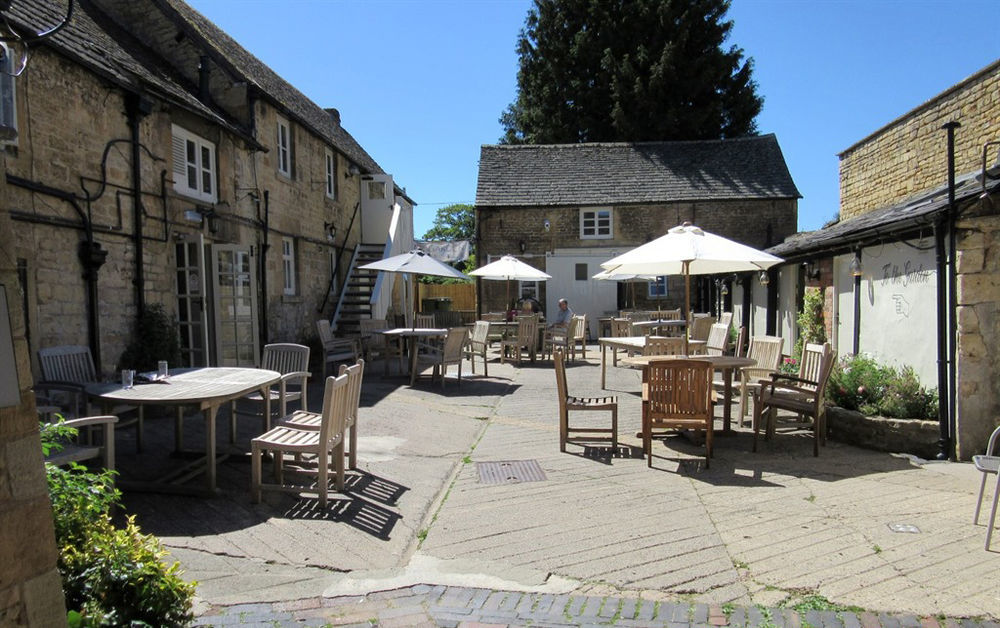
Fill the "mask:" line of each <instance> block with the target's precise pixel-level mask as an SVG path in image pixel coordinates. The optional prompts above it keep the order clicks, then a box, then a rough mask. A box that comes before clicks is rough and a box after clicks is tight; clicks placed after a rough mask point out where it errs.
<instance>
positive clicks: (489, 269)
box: [469, 255, 552, 281]
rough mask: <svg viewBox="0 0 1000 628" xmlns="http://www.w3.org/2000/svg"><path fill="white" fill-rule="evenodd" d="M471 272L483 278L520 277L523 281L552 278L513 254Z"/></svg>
mask: <svg viewBox="0 0 1000 628" xmlns="http://www.w3.org/2000/svg"><path fill="white" fill-rule="evenodd" d="M469 274H470V275H473V276H475V277H482V278H483V279H519V280H521V281H545V280H546V279H552V275H549V274H548V273H545V272H542V271H540V270H538V269H537V268H535V267H534V266H530V265H528V264H525V263H524V262H522V261H521V260H519V259H517V258H516V257H514V256H513V255H504V256H503V257H501V258H500V259H498V260H497V261H495V262H491V263H489V264H487V265H486V266H480V267H479V268H477V269H476V270H474V271H472V272H470V273H469Z"/></svg>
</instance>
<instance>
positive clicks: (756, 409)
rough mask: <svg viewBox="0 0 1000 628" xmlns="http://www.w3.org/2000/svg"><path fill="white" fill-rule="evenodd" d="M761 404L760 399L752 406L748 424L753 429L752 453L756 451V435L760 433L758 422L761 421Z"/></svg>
mask: <svg viewBox="0 0 1000 628" xmlns="http://www.w3.org/2000/svg"><path fill="white" fill-rule="evenodd" d="M761 418H762V417H761V404H760V399H758V400H757V401H756V402H755V403H754V404H753V417H752V418H751V419H750V424H751V426H752V427H753V451H754V452H756V451H757V434H758V433H759V432H760V420H761Z"/></svg>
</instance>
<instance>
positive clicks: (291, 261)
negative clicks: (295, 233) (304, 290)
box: [281, 238, 295, 295]
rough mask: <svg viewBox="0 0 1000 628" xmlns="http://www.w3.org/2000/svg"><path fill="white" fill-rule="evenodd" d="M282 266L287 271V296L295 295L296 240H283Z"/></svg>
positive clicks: (285, 291)
mask: <svg viewBox="0 0 1000 628" xmlns="http://www.w3.org/2000/svg"><path fill="white" fill-rule="evenodd" d="M281 266H282V268H283V269H284V271H285V290H284V293H285V294H289V295H292V294H295V240H294V239H292V238H282V239H281Z"/></svg>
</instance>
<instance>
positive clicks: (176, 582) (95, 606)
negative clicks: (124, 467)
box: [42, 423, 195, 627]
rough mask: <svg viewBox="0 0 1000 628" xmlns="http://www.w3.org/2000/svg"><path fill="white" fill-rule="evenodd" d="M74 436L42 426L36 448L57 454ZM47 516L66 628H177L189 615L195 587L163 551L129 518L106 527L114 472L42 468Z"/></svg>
mask: <svg viewBox="0 0 1000 628" xmlns="http://www.w3.org/2000/svg"><path fill="white" fill-rule="evenodd" d="M73 432H75V430H73V429H72V428H67V427H65V426H64V425H60V424H58V423H57V424H54V425H45V424H43V425H42V449H43V451H45V452H49V451H52V450H53V449H56V450H57V449H58V448H59V447H60V442H62V441H63V440H64V439H65V438H66V437H67V436H71V435H73V434H72V433H73ZM45 467H46V475H47V477H48V485H49V496H50V499H51V501H52V511H53V515H54V523H55V532H56V547H57V548H58V550H59V561H58V568H59V573H60V575H61V576H62V581H63V593H64V594H65V596H66V608H67V609H68V614H67V624H68V625H69V626H74V627H76V626H81V627H84V626H85V627H96V626H183V625H186V624H187V623H188V622H190V620H191V618H192V613H191V601H192V597H193V596H194V589H195V585H194V584H193V583H187V582H184V580H182V579H181V578H180V576H179V575H178V564H177V563H173V564H172V565H167V564H165V563H164V562H162V559H163V557H164V556H165V555H166V552H165V551H164V550H163V548H162V546H161V545H160V543H159V541H158V540H157V539H156V537H154V536H152V535H147V534H143V533H142V532H141V531H140V530H139V527H138V526H137V525H136V524H135V521H134V519H133V518H132V517H129V518H128V519H127V520H126V524H125V527H124V528H116V527H115V526H114V525H113V524H112V520H111V511H112V508H114V507H116V506H118V505H119V503H120V499H121V494H120V493H119V491H118V490H117V489H116V488H115V487H114V472H112V471H106V470H105V471H102V472H96V473H95V472H91V471H88V470H87V469H86V468H85V467H83V466H81V465H78V464H75V463H74V464H72V465H71V466H70V467H69V468H66V469H64V468H61V467H57V466H55V465H52V464H48V463H47V464H46V465H45Z"/></svg>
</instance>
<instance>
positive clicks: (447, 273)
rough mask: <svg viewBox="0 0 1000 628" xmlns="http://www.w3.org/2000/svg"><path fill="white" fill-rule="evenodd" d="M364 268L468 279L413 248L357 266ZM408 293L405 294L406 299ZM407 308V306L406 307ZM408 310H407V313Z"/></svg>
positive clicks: (408, 296) (408, 298) (408, 297)
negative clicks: (406, 251)
mask: <svg viewBox="0 0 1000 628" xmlns="http://www.w3.org/2000/svg"><path fill="white" fill-rule="evenodd" d="M358 268H361V269H365V270H381V271H385V272H390V273H406V274H411V275H431V276H434V277H451V278H453V279H466V280H467V279H468V277H467V276H466V275H464V274H463V273H461V272H460V271H458V270H456V269H455V268H452V267H451V266H449V265H447V264H445V263H443V262H439V261H437V260H436V259H434V258H433V257H431V256H430V255H428V254H427V253H426V252H425V251H421V250H419V249H414V250H412V251H409V252H408V253H400V254H399V255H393V256H392V257H386V258H385V259H380V260H378V261H376V262H371V263H369V264H364V265H362V266H358ZM409 300H410V295H407V301H409ZM407 309H409V308H407ZM408 314H409V312H407V315H408Z"/></svg>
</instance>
